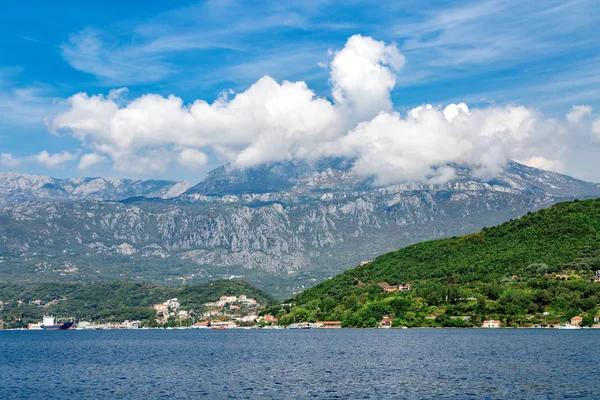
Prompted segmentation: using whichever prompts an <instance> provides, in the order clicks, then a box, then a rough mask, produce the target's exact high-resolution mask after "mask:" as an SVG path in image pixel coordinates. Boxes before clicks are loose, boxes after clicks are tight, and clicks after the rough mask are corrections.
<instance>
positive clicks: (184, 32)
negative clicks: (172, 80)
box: [61, 1, 311, 86]
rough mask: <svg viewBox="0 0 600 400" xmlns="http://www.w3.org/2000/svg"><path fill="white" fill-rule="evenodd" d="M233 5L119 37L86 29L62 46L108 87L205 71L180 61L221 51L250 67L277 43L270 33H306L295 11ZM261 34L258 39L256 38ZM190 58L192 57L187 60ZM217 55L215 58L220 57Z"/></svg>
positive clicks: (205, 8)
mask: <svg viewBox="0 0 600 400" xmlns="http://www.w3.org/2000/svg"><path fill="white" fill-rule="evenodd" d="M230 3H235V2H229V1H227V2H212V1H209V2H206V3H203V4H200V5H196V6H192V7H186V8H183V9H176V10H174V11H170V12H166V13H163V14H160V15H158V16H156V17H154V18H152V19H150V20H149V21H146V22H143V23H141V24H139V25H135V26H133V27H132V28H131V29H129V30H125V31H124V32H123V31H120V32H119V33H118V34H115V33H112V32H110V31H109V30H103V31H100V30H98V29H90V28H88V29H85V30H83V31H80V32H76V33H74V34H72V35H71V36H70V38H69V40H68V41H67V42H66V43H63V44H62V45H61V53H62V55H63V57H64V58H65V60H66V61H67V62H68V63H69V64H70V65H71V66H72V67H74V68H76V69H78V70H80V71H83V72H87V73H90V74H92V75H94V76H96V77H97V78H98V79H99V80H100V82H101V83H103V84H106V85H109V86H110V85H120V84H127V85H132V84H136V83H150V82H157V81H160V80H162V79H164V78H166V77H172V76H173V75H174V74H179V75H189V74H190V73H193V72H197V71H198V68H200V70H201V69H202V68H206V64H207V60H206V59H203V60H202V61H200V62H198V63H190V62H189V59H187V58H186V60H187V62H182V59H181V57H183V58H185V57H190V54H194V53H197V54H202V52H207V51H214V52H220V56H221V57H230V58H233V60H232V61H230V63H231V62H233V63H235V64H238V65H244V64H247V65H250V64H252V63H253V62H254V61H253V59H254V58H255V57H257V58H258V57H260V56H261V53H263V52H261V50H271V51H274V48H273V46H275V47H277V45H279V43H277V41H274V40H273V39H269V37H268V34H269V33H280V32H282V31H290V30H292V31H293V30H304V29H309V28H310V27H311V25H310V23H309V21H308V20H307V19H305V17H304V16H302V15H300V14H299V13H298V12H295V11H293V10H289V9H286V8H281V7H277V6H273V5H268V4H267V3H265V4H264V5H262V6H260V7H249V6H246V5H244V4H243V3H242V4H230ZM258 36H260V37H261V40H256V39H257V37H258ZM191 57H192V58H193V56H191ZM221 57H219V59H221Z"/></svg>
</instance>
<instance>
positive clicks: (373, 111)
mask: <svg viewBox="0 0 600 400" xmlns="http://www.w3.org/2000/svg"><path fill="white" fill-rule="evenodd" d="M404 62H405V59H404V56H403V55H402V54H400V52H399V51H398V48H397V47H396V46H395V45H389V46H388V45H386V44H385V43H384V42H380V41H376V40H373V39H372V38H370V37H363V36H360V35H354V36H352V37H350V38H349V39H348V41H347V42H346V45H345V46H344V48H343V49H342V50H341V51H339V52H337V53H336V54H335V57H334V59H333V61H332V62H331V82H332V84H333V99H334V101H335V103H336V104H337V105H341V106H346V107H348V108H349V109H350V110H351V111H352V112H351V114H350V118H351V119H352V120H355V121H365V120H368V119H371V118H373V117H374V116H375V115H377V113H379V112H380V111H390V110H391V109H392V101H391V99H390V92H391V90H392V89H393V88H394V84H395V83H396V76H395V74H394V73H393V72H392V71H391V70H390V69H389V68H388V67H387V66H389V67H391V68H392V69H393V70H394V71H398V70H400V68H402V66H403V65H404Z"/></svg>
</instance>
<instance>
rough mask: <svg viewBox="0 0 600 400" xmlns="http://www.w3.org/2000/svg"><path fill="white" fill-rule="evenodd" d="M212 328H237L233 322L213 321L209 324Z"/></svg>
mask: <svg viewBox="0 0 600 400" xmlns="http://www.w3.org/2000/svg"><path fill="white" fill-rule="evenodd" d="M210 325H211V326H212V327H213V328H219V327H223V328H226V329H231V328H237V324H236V323H235V321H213V322H211V323H210Z"/></svg>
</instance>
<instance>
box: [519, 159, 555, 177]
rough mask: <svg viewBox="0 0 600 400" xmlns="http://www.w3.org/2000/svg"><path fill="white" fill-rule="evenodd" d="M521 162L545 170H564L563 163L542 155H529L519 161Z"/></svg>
mask: <svg viewBox="0 0 600 400" xmlns="http://www.w3.org/2000/svg"><path fill="white" fill-rule="evenodd" d="M521 163H522V164H525V165H529V166H530V167H534V168H539V169H544V170H547V171H554V172H560V173H562V172H564V170H565V165H564V163H563V162H562V161H559V160H548V159H546V158H544V157H540V156H536V157H531V158H529V159H527V160H523V161H521Z"/></svg>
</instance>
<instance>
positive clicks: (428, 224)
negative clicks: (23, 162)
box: [0, 160, 600, 297]
mask: <svg viewBox="0 0 600 400" xmlns="http://www.w3.org/2000/svg"><path fill="white" fill-rule="evenodd" d="M456 169H457V177H456V179H454V180H452V181H450V182H448V183H446V184H444V185H428V184H416V183H405V184H400V185H392V186H388V187H373V186H372V185H371V182H370V181H369V180H368V179H364V178H361V177H357V176H356V175H355V174H354V173H353V172H352V163H351V162H346V161H343V160H322V161H321V162H320V163H317V164H312V165H309V164H303V165H300V166H298V165H297V164H292V163H279V164H274V165H270V166H263V167H258V168H253V169H249V170H246V171H245V172H243V173H240V172H239V171H238V172H235V171H231V170H227V169H226V168H221V169H218V170H216V171H215V172H214V173H211V174H209V175H208V176H207V177H206V178H205V179H204V180H203V181H202V182H201V184H199V185H197V186H196V187H194V188H191V189H190V190H188V191H187V192H186V193H184V194H182V195H181V196H179V197H177V198H174V199H171V200H160V199H159V200H157V199H152V200H150V199H145V198H132V199H128V200H127V201H123V202H119V203H115V202H94V201H86V202H72V203H66V202H49V203H21V204H14V205H11V206H9V207H6V208H4V209H2V210H0V279H4V280H12V281H45V280H60V281H97V280H110V279H115V278H117V279H135V280H144V281H153V282H168V283H180V282H202V281H206V280H209V279H215V278H223V277H228V276H230V275H241V276H244V279H246V280H248V281H250V282H252V283H254V284H257V285H260V286H262V287H263V288H267V289H268V290H269V291H271V292H272V293H275V294H276V295H278V296H280V297H286V296H289V295H290V294H292V293H293V292H297V291H301V290H304V289H305V288H307V287H309V286H312V285H314V284H315V283H317V282H319V281H321V280H323V279H326V278H328V277H331V276H333V275H335V274H337V273H339V272H342V271H343V270H345V269H347V268H349V267H352V266H355V265H357V264H358V263H359V262H361V261H363V260H370V259H372V258H373V257H375V256H377V255H378V254H382V253H385V252H387V251H390V250H393V249H397V248H400V247H404V246H407V245H410V244H413V243H417V242H420V241H423V240H428V239H432V238H441V237H448V236H453V235H462V234H465V233H470V232H475V231H477V230H479V229H481V228H482V227H483V226H490V225H495V224H499V223H502V222H504V221H506V220H508V219H511V218H517V217H520V216H522V215H523V214H525V213H527V212H528V211H531V210H537V209H540V208H544V207H547V206H549V205H551V204H554V203H556V202H559V201H561V200H564V199H570V198H573V197H581V198H584V197H591V196H600V190H599V188H598V185H596V184H591V183H586V182H582V181H579V180H576V179H573V178H569V177H566V176H564V175H559V174H554V173H550V172H546V171H541V170H536V169H533V168H529V167H525V166H522V165H520V164H517V163H510V164H509V165H508V166H507V169H506V171H505V172H503V173H502V174H500V175H499V176H497V177H496V178H494V180H492V181H486V180H484V179H482V178H478V177H476V176H474V175H473V173H472V171H471V170H470V168H468V167H466V166H456ZM272 175H276V176H278V178H277V179H273V180H271V178H270V177H271V176H272ZM265 176H266V177H268V181H269V182H270V183H269V182H267V183H265V182H263V181H262V180H264V179H263V178H265ZM240 182H241V183H240ZM264 185H266V186H264ZM269 185H270V186H269ZM261 187H262V188H265V190H262V191H261V190H260V188H261ZM267 189H268V190H267Z"/></svg>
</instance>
